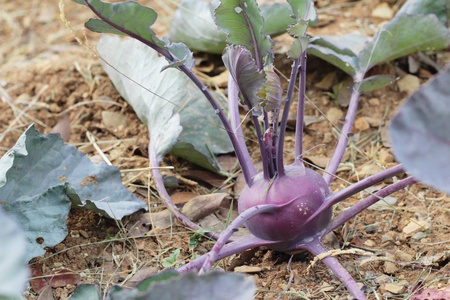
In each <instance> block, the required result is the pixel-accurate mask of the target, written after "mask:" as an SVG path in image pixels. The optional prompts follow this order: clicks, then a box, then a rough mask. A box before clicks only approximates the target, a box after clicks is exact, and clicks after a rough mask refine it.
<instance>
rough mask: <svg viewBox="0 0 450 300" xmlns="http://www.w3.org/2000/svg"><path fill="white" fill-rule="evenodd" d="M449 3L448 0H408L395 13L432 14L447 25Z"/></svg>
mask: <svg viewBox="0 0 450 300" xmlns="http://www.w3.org/2000/svg"><path fill="white" fill-rule="evenodd" d="M449 12H450V3H449V2H448V0H408V1H407V2H406V3H405V4H403V6H402V8H401V9H400V10H399V11H398V12H397V15H400V14H408V15H428V14H434V15H436V16H437V17H438V18H439V20H440V21H441V22H442V23H444V24H446V25H448V14H449Z"/></svg>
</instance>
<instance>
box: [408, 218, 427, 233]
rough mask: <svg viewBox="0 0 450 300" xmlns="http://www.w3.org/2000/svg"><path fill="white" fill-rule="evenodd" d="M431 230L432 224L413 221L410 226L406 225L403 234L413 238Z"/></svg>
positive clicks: (423, 221)
mask: <svg viewBox="0 0 450 300" xmlns="http://www.w3.org/2000/svg"><path fill="white" fill-rule="evenodd" d="M428 229H430V223H428V221H425V220H422V221H416V220H411V221H410V222H409V223H408V225H406V226H405V227H404V228H403V230H402V231H403V233H404V234H406V235H407V236H412V235H413V234H415V233H417V232H419V231H426V230H428Z"/></svg>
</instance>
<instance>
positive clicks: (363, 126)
mask: <svg viewBox="0 0 450 300" xmlns="http://www.w3.org/2000/svg"><path fill="white" fill-rule="evenodd" d="M355 128H356V129H358V130H359V131H364V130H367V129H369V128H370V125H369V122H367V120H366V118H365V117H359V118H358V119H356V121H355Z"/></svg>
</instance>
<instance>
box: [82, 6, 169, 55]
mask: <svg viewBox="0 0 450 300" xmlns="http://www.w3.org/2000/svg"><path fill="white" fill-rule="evenodd" d="M77 2H78V3H79V1H77ZM85 3H86V5H87V6H88V7H89V8H90V9H91V10H92V11H93V12H94V13H95V14H96V15H98V16H99V17H100V18H101V19H102V21H100V20H98V21H94V22H87V23H86V24H85V25H86V27H87V28H89V29H90V30H92V31H96V32H105V31H104V30H105V28H109V30H108V31H106V32H110V30H111V29H110V26H112V24H115V25H117V26H119V27H120V28H121V29H123V32H124V33H125V34H127V35H130V36H132V37H135V38H139V39H140V40H141V41H143V42H146V43H148V44H152V45H154V46H156V47H159V48H161V49H164V48H165V43H164V42H163V41H162V40H160V39H159V38H158V37H157V36H156V33H155V32H154V31H153V30H152V29H151V26H152V25H153V23H155V21H156V17H157V14H156V12H155V11H154V10H153V9H152V8H150V7H146V6H142V5H140V4H139V3H137V2H134V1H127V2H119V3H106V2H102V1H100V0H86V1H85ZM102 23H107V24H108V25H109V26H108V25H105V24H102ZM112 27H114V26H112Z"/></svg>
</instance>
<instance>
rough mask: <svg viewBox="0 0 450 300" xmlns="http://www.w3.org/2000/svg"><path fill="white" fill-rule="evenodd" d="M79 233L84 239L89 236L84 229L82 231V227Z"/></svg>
mask: <svg viewBox="0 0 450 300" xmlns="http://www.w3.org/2000/svg"><path fill="white" fill-rule="evenodd" d="M79 232H80V235H81V236H82V237H84V238H85V239H88V238H89V234H88V233H87V232H86V231H84V230H83V229H80V231H79Z"/></svg>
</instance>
